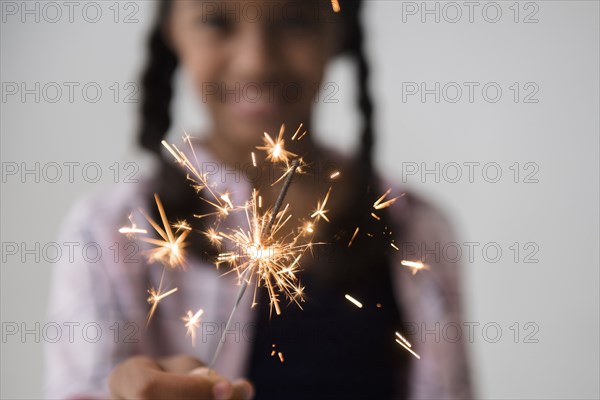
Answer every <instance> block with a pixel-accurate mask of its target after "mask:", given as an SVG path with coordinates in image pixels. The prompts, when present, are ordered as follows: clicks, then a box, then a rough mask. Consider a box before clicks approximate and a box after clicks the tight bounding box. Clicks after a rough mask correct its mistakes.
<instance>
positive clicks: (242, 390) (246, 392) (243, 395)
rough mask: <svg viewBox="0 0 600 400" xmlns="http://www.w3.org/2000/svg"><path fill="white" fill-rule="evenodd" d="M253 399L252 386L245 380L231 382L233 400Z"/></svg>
mask: <svg viewBox="0 0 600 400" xmlns="http://www.w3.org/2000/svg"><path fill="white" fill-rule="evenodd" d="M253 398H254V386H252V384H251V383H250V382H249V381H247V380H246V379H238V380H236V381H235V382H233V397H232V399H235V400H250V399H253Z"/></svg>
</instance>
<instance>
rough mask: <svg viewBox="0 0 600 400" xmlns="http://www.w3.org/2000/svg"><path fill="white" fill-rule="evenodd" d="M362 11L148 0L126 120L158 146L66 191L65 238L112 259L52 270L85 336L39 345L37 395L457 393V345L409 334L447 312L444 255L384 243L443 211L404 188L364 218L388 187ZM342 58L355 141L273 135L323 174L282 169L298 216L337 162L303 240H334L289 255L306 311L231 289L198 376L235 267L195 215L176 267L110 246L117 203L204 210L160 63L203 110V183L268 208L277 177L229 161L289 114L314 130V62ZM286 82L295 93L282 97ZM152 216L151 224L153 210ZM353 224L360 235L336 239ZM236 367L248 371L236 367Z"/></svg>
mask: <svg viewBox="0 0 600 400" xmlns="http://www.w3.org/2000/svg"><path fill="white" fill-rule="evenodd" d="M360 10H361V2H360V1H354V0H352V1H350V0H349V1H344V2H342V3H341V11H340V12H339V13H334V12H333V11H332V8H331V4H330V2H329V1H328V0H312V1H306V0H304V1H287V0H279V1H266V0H260V1H254V2H243V1H242V2H236V1H225V0H223V1H188V0H163V1H161V2H160V5H159V12H158V20H157V23H156V25H155V27H154V28H153V30H152V33H151V36H150V42H149V51H150V58H149V61H148V64H147V66H146V70H145V72H144V76H143V81H142V83H143V96H144V97H143V100H142V107H141V121H140V122H141V129H140V141H141V144H142V145H143V146H144V147H145V148H146V149H148V150H150V151H152V152H154V153H155V154H156V156H157V158H158V159H159V160H160V163H159V167H158V169H157V171H156V173H154V174H151V175H150V176H148V177H147V178H146V179H143V180H142V181H141V182H140V183H139V184H137V185H135V186H128V187H121V188H119V189H117V190H115V191H112V192H110V193H108V194H96V195H94V197H91V198H89V199H86V200H84V201H82V202H80V203H79V205H78V206H77V207H76V208H75V210H74V211H73V213H72V214H71V216H70V218H69V219H68V220H67V222H66V224H65V229H64V236H63V238H64V240H65V241H72V242H73V241H76V242H85V243H90V242H93V243H97V244H99V245H100V247H101V248H102V249H104V250H105V252H104V254H111V257H107V256H104V257H102V259H101V261H100V262H90V260H86V259H76V260H74V262H73V263H68V264H64V265H60V266H59V267H58V268H57V270H56V272H55V277H54V282H53V290H52V301H51V320H52V321H61V322H62V323H64V324H67V325H68V326H77V327H79V326H80V327H82V329H85V330H84V332H86V335H84V340H81V339H79V338H76V339H75V340H68V339H67V338H61V340H60V341H58V342H57V343H53V344H51V345H49V346H48V363H49V368H48V387H47V393H48V396H50V397H52V398H59V397H60V398H106V397H108V396H112V397H113V398H120V399H133V398H169V399H170V398H173V399H175V398H219V399H225V398H251V397H253V396H254V395H255V394H256V397H257V398H259V399H268V398H273V399H281V398H292V399H294V398H298V399H306V398H357V399H365V398H377V399H384V398H407V397H411V398H428V399H431V398H465V397H468V396H469V395H470V386H469V380H468V374H467V367H466V362H465V355H464V351H463V346H462V344H461V341H460V340H449V339H448V340H447V339H445V338H443V337H441V338H440V337H439V332H438V333H437V334H435V333H434V334H433V335H431V334H430V336H429V337H428V336H427V335H424V334H423V333H424V330H426V329H429V330H432V329H434V328H435V326H436V323H440V324H441V326H444V324H448V323H460V310H459V296H458V294H459V289H458V282H457V270H456V266H455V265H444V263H443V261H440V260H439V259H438V257H435V256H434V257H431V259H429V258H427V259H425V260H424V261H425V262H426V263H427V265H428V267H429V271H425V272H423V273H419V274H417V275H415V276H412V275H411V274H410V271H408V270H407V269H406V268H405V267H403V266H401V265H400V261H401V260H403V259H404V258H410V257H409V256H408V255H406V254H405V252H403V251H404V250H406V249H405V248H404V246H403V248H402V249H400V250H402V251H396V250H394V249H393V248H392V247H391V246H390V241H391V240H393V241H394V242H395V243H398V244H399V243H404V244H418V245H423V244H424V245H426V246H427V247H426V248H435V245H436V244H438V245H439V244H440V243H441V244H442V245H443V243H445V242H447V241H449V240H450V237H449V235H448V228H447V225H446V224H445V222H444V220H443V219H442V218H441V217H440V215H439V214H438V213H437V212H436V211H435V210H433V209H432V208H431V207H429V206H428V205H427V204H425V203H424V202H423V201H421V200H418V199H416V198H415V197H413V196H411V195H404V196H403V197H402V198H400V199H399V200H398V202H397V203H396V204H395V205H394V206H393V207H390V208H388V209H384V210H380V211H379V212H378V215H379V216H380V218H381V219H380V220H379V221H378V220H376V219H374V218H372V217H371V216H370V213H371V211H372V206H373V202H374V201H375V200H376V199H377V198H378V197H379V196H380V195H381V193H382V192H383V191H384V190H385V189H386V187H385V186H384V185H383V184H381V183H380V182H379V180H378V178H377V175H376V173H375V171H374V170H373V165H372V149H373V145H374V133H373V130H372V122H373V121H372V120H373V104H372V101H371V98H370V95H369V91H368V78H369V68H368V65H367V61H366V59H365V56H364V47H363V43H364V41H363V29H362V27H361V23H360ZM340 55H348V56H350V57H352V58H353V59H354V60H355V62H356V64H357V67H358V68H357V70H358V74H357V75H358V76H357V82H358V88H359V95H358V106H359V111H360V113H361V114H362V117H363V126H362V133H361V140H360V149H359V152H358V154H357V155H355V156H354V157H353V158H351V159H345V158H344V157H341V156H339V155H338V154H336V153H335V152H333V151H331V150H328V149H324V148H321V147H320V146H318V145H317V144H316V143H315V142H314V141H313V140H312V139H311V135H310V133H309V134H308V135H307V136H306V137H305V138H304V139H303V140H301V141H294V142H290V141H289V136H286V138H287V139H288V141H287V142H286V144H287V145H288V150H289V151H292V152H294V153H296V154H299V155H301V156H302V157H303V160H304V161H306V163H307V164H308V165H309V166H310V169H311V171H313V172H314V171H320V173H319V174H316V173H313V174H310V173H308V174H304V175H299V176H297V177H295V179H294V183H293V185H291V188H290V191H289V193H288V200H289V202H290V205H291V209H290V212H291V214H292V215H294V216H295V217H300V216H307V215H310V214H311V213H312V212H313V210H314V207H315V199H317V198H322V196H323V195H324V194H325V193H326V192H327V190H328V188H329V187H330V186H331V185H332V184H333V183H332V182H331V181H329V180H328V179H326V178H321V177H323V176H325V177H327V176H328V174H326V173H324V171H328V170H333V169H335V170H340V171H342V175H341V179H340V180H339V181H337V182H336V183H335V185H334V190H333V194H332V197H331V199H330V201H329V203H328V207H327V208H328V209H329V211H328V213H327V217H328V219H329V220H330V221H331V223H330V224H327V223H325V222H324V223H322V224H320V225H319V229H318V230H317V233H316V236H315V241H328V242H333V243H332V244H330V245H327V246H322V247H319V249H320V251H318V252H317V253H316V255H315V256H314V257H312V258H310V257H304V258H303V260H302V265H303V268H304V272H303V273H302V274H301V279H302V281H303V283H304V285H305V286H306V302H305V303H302V306H303V310H300V309H299V308H298V307H296V306H294V305H292V306H290V307H287V308H286V309H285V310H284V311H283V313H282V314H281V315H273V316H272V317H271V316H270V310H269V306H270V304H269V299H268V298H267V297H266V294H265V291H264V290H261V291H259V295H260V296H261V297H259V299H258V305H257V306H256V307H254V308H251V305H252V304H251V297H252V296H250V295H248V296H246V298H245V299H244V300H243V304H242V305H241V306H240V308H239V309H238V313H237V314H236V319H235V323H234V324H233V327H232V328H231V330H230V331H228V332H227V336H226V341H225V344H224V347H223V351H222V353H221V357H220V358H219V359H218V362H217V364H216V365H214V370H215V371H218V373H219V375H217V374H216V373H214V372H211V373H210V374H207V372H206V371H207V369H206V368H205V367H204V365H205V363H207V362H208V361H209V360H210V358H211V356H212V353H213V352H214V349H215V347H216V345H217V343H218V341H219V340H220V337H221V333H222V329H223V324H224V322H225V321H226V319H227V317H228V314H229V312H230V310H231V308H232V305H233V301H234V300H235V295H236V292H237V289H238V287H236V280H235V279H234V277H230V275H226V276H221V272H220V271H216V270H215V268H214V266H213V265H212V264H211V261H212V260H213V259H214V258H213V257H214V254H213V252H211V250H210V249H211V248H212V246H210V244H209V243H207V241H206V240H205V239H204V237H203V236H202V235H201V234H199V233H198V231H201V230H203V228H205V227H206V226H207V225H206V224H207V223H210V221H208V219H200V220H194V221H190V222H191V223H192V224H193V225H192V226H193V228H194V232H193V233H192V234H191V235H190V236H189V245H188V247H187V249H188V256H187V270H185V271H182V270H180V269H169V270H168V271H167V272H166V273H165V275H164V276H162V277H161V269H160V268H158V267H156V266H154V267H153V266H152V265H149V263H148V262H147V261H146V260H145V259H144V257H128V256H126V255H125V254H124V251H123V249H128V247H127V246H131V241H130V239H127V238H125V237H123V236H122V235H119V234H118V233H117V229H118V227H120V226H123V225H124V224H125V223H126V221H127V215H128V214H129V213H130V212H131V211H132V210H135V209H137V208H142V209H144V210H154V209H155V206H154V205H153V194H154V193H158V194H159V195H160V198H161V199H162V202H163V204H164V207H165V210H167V214H168V216H169V219H170V220H173V221H175V220H178V219H183V218H188V219H189V218H190V216H191V215H193V214H202V213H203V211H204V210H203V208H205V205H204V204H203V202H201V201H199V200H198V196H197V193H196V192H195V191H194V189H193V188H191V187H190V186H189V185H188V182H187V181H186V179H185V171H183V170H182V169H180V168H179V167H178V166H176V165H175V164H174V163H173V161H172V158H171V157H169V156H168V155H165V154H164V153H163V152H161V151H160V149H161V145H160V143H161V140H162V139H163V138H164V137H165V135H166V133H167V131H168V130H169V129H170V128H171V116H170V104H171V99H172V97H173V95H174V93H173V76H174V73H175V71H176V70H177V69H178V68H181V69H182V70H183V71H184V73H185V74H186V75H187V77H188V78H189V79H188V80H189V81H190V82H192V84H193V86H194V89H195V90H196V92H197V93H198V96H199V97H200V98H202V101H203V103H204V104H205V106H206V108H207V110H208V114H209V116H210V122H211V125H210V130H209V132H207V133H208V134H207V135H205V136H204V138H203V139H202V140H196V139H194V140H193V143H194V147H195V148H196V156H197V157H198V159H199V160H200V161H201V163H202V167H203V169H204V170H208V169H209V166H210V171H211V174H210V179H211V183H212V184H214V185H216V186H217V187H218V188H219V190H223V191H225V190H226V191H228V192H230V193H231V195H232V199H233V201H234V203H236V204H243V201H244V199H247V198H248V197H249V194H250V192H251V190H252V189H253V188H256V189H258V190H259V191H260V193H261V195H262V196H263V202H264V203H265V204H273V203H274V200H275V197H276V196H277V194H278V191H279V187H280V186H278V185H275V186H271V183H272V179H271V174H270V173H269V171H268V170H267V164H266V163H265V164H264V165H265V166H264V167H262V169H261V170H259V172H260V173H258V174H255V175H253V176H252V177H251V178H250V177H248V176H247V175H246V174H244V173H242V169H240V168H236V165H237V166H239V165H240V164H246V163H247V162H248V159H249V154H250V152H252V151H255V148H256V146H257V145H260V141H261V135H262V133H263V132H264V131H266V132H270V133H272V134H276V133H277V132H278V130H279V126H280V124H281V123H282V122H283V123H285V124H286V125H287V126H288V127H294V128H295V127H296V126H298V125H300V123H303V124H304V126H305V129H307V130H308V131H309V132H310V131H311V129H310V128H311V124H310V123H311V119H312V112H313V106H314V103H315V102H314V98H315V96H316V95H317V94H318V93H317V92H316V91H317V90H318V88H319V87H321V86H322V85H321V81H322V79H323V75H324V71H325V69H326V67H327V65H328V63H329V62H330V61H331V60H332V59H333V58H335V57H337V56H340ZM290 87H294V88H295V89H296V91H295V94H294V95H293V96H292V95H290V93H289V88H290ZM287 134H288V135H289V134H290V132H287ZM331 166H334V167H335V168H330V167H331ZM315 177H319V178H317V179H315ZM395 192H398V193H400V192H399V191H398V190H396V191H395ZM154 216H155V219H157V220H159V219H158V218H159V217H158V214H157V213H156V212H155V215H154ZM138 222H139V221H138ZM322 222H323V221H322ZM357 226H359V227H360V230H361V231H362V233H361V234H359V235H358V236H356V237H355V238H354V240H353V243H352V246H350V247H349V246H348V243H349V240H350V239H351V237H352V236H353V233H354V231H355V228H356V227H357ZM149 229H151V228H149ZM367 233H369V234H370V235H367ZM369 236H373V237H369ZM129 248H130V247H129ZM108 249H111V251H113V252H111V253H109V250H108ZM114 249H119V250H121V252H120V253H118V254H117V252H115V251H114ZM140 250H143V248H140ZM112 255H114V257H112ZM136 255H137V254H136ZM412 258H415V255H414V254H412ZM163 279H164V282H166V284H167V285H168V286H169V287H177V288H178V292H177V293H176V294H174V295H172V296H169V297H168V298H165V299H164V300H163V301H162V302H161V304H160V306H158V308H157V311H156V313H155V315H154V317H153V319H152V321H151V323H150V324H149V326H148V327H147V328H144V319H145V316H146V313H147V311H148V304H147V303H146V301H145V298H144V296H143V293H144V291H145V289H146V288H148V287H155V288H156V287H158V285H159V281H162V280H163ZM345 293H351V294H352V295H353V296H355V297H357V298H359V299H361V300H362V301H363V303H364V307H363V308H361V309H359V308H357V307H355V306H354V305H352V304H351V303H349V302H348V301H347V300H346V299H345V298H344V294H345ZM244 303H245V304H244ZM198 308H203V309H204V311H205V313H204V316H205V317H204V321H203V325H202V329H201V331H200V333H199V338H198V339H199V340H198V342H199V344H198V345H197V346H196V347H192V346H191V344H190V343H189V341H188V340H185V339H184V334H185V330H184V329H183V324H182V322H181V318H180V317H181V315H182V314H183V313H184V312H185V310H197V309H198ZM69 324H70V325H69ZM439 326H440V325H437V327H438V329H439ZM90 330H92V331H93V332H95V333H98V334H97V335H93V333H88V332H90ZM395 331H402V332H403V333H406V335H407V336H409V340H411V341H412V343H413V344H414V347H413V348H414V349H415V350H416V351H417V352H418V353H419V354H420V356H421V359H420V360H418V359H416V358H414V357H413V356H412V355H411V354H410V353H408V352H407V351H405V350H404V349H403V348H402V347H401V346H399V345H398V344H397V343H395V342H394V332H395ZM452 339H455V338H452ZM273 351H275V352H276V353H278V352H281V354H282V359H283V358H284V359H285V361H284V362H281V361H280V359H279V358H278V357H272V356H271V353H272V352H273ZM241 376H245V377H246V379H241V380H240V379H238V380H235V379H237V378H239V377H241Z"/></svg>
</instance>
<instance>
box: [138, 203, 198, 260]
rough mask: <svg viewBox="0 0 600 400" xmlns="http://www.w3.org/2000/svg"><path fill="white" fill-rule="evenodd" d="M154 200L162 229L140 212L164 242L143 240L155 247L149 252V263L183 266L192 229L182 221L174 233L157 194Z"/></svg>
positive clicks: (150, 239) (145, 238)
mask: <svg viewBox="0 0 600 400" xmlns="http://www.w3.org/2000/svg"><path fill="white" fill-rule="evenodd" d="M154 200H155V201H156V206H157V207H158V212H159V214H160V218H161V221H162V224H163V226H162V227H161V226H159V225H158V224H157V223H156V221H154V220H153V219H152V218H151V217H150V216H148V215H147V214H146V213H145V212H144V211H142V210H140V212H141V213H142V215H143V216H144V218H146V220H147V221H148V223H150V225H152V227H153V228H154V230H155V231H156V233H158V234H159V236H160V237H161V238H162V240H160V239H154V238H148V237H142V238H141V240H143V241H144V242H146V243H150V244H152V245H154V246H155V247H154V248H153V249H151V250H150V251H149V252H148V261H149V262H155V261H158V262H160V263H161V264H163V265H164V266H167V267H171V268H175V267H177V266H183V265H184V263H185V254H184V252H183V248H184V247H185V238H186V237H187V236H188V235H189V233H190V232H191V228H190V227H189V225H187V223H185V221H180V222H178V223H177V224H176V225H175V226H176V227H177V228H176V230H175V232H173V229H172V227H171V225H170V224H169V221H168V220H167V216H166V214H165V209H164V207H163V205H162V202H161V201H160V198H159V197H158V195H157V194H155V195H154Z"/></svg>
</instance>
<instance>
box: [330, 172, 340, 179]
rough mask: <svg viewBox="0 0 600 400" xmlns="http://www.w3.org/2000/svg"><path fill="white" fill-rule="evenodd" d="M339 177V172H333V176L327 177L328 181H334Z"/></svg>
mask: <svg viewBox="0 0 600 400" xmlns="http://www.w3.org/2000/svg"><path fill="white" fill-rule="evenodd" d="M338 176H340V171H335V172H334V173H333V174H331V175H329V179H335V178H337V177H338Z"/></svg>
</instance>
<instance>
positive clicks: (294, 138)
mask: <svg viewBox="0 0 600 400" xmlns="http://www.w3.org/2000/svg"><path fill="white" fill-rule="evenodd" d="M302 126H303V124H300V125H299V126H298V129H296V133H294V135H292V140H296V136H298V133H300V129H302ZM305 134H306V131H304V133H302V136H304V135H305ZM302 136H301V137H300V138H299V139H298V140H300V139H301V138H302Z"/></svg>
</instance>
